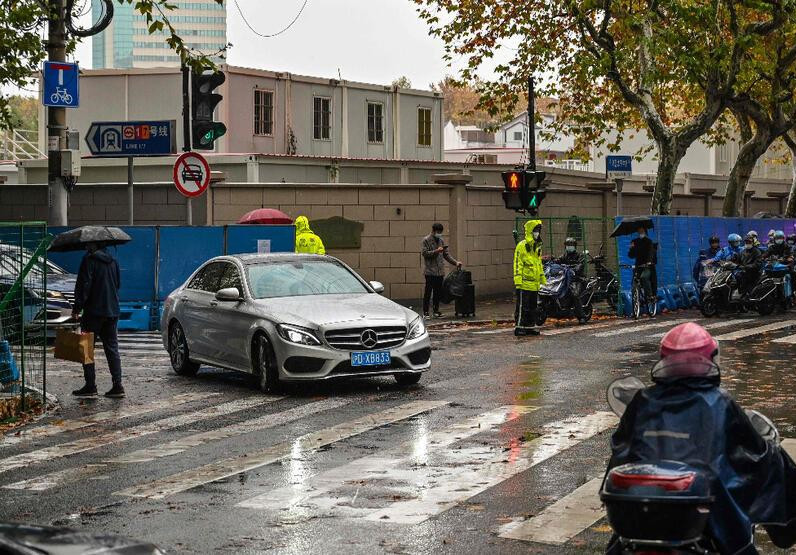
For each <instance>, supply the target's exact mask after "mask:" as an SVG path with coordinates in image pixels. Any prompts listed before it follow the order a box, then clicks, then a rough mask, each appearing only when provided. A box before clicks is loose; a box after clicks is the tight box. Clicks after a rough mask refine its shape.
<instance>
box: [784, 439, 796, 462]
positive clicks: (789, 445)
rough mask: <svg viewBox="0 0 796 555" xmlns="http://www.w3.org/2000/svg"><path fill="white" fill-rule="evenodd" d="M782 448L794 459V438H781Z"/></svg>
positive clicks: (795, 453) (795, 445) (795, 442)
mask: <svg viewBox="0 0 796 555" xmlns="http://www.w3.org/2000/svg"><path fill="white" fill-rule="evenodd" d="M782 448H783V449H784V450H785V452H786V453H787V454H788V455H790V458H791V459H793V460H796V439H793V438H785V439H783V440H782Z"/></svg>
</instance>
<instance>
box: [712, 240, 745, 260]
mask: <svg viewBox="0 0 796 555" xmlns="http://www.w3.org/2000/svg"><path fill="white" fill-rule="evenodd" d="M742 242H743V241H742V239H741V236H740V235H738V234H737V233H730V234H729V235H728V236H727V246H726V247H724V248H723V249H721V250H720V251H719V252H718V253H716V255H714V256H713V258H711V259H709V260H706V261H705V264H712V263H713V262H720V261H722V260H729V259H730V258H732V257H733V255H736V254H738V253H740V252H741V251H742V250H743V247H742V246H741V243H742Z"/></svg>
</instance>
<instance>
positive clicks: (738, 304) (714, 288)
mask: <svg viewBox="0 0 796 555" xmlns="http://www.w3.org/2000/svg"><path fill="white" fill-rule="evenodd" d="M737 267H738V266H737V265H736V264H735V263H734V262H729V261H722V262H719V263H718V267H717V268H716V270H715V272H714V273H713V275H711V276H710V277H708V278H707V281H706V282H705V286H704V287H703V288H702V299H701V301H700V303H699V310H700V311H701V312H702V315H703V316H705V317H706V318H710V317H711V316H717V315H718V314H719V313H720V312H727V311H730V310H734V311H738V312H745V311H746V310H747V304H748V303H747V301H746V300H745V299H744V298H743V297H742V296H741V292H740V291H739V290H738V282H737V280H736V279H735V276H734V274H735V270H736V269H737Z"/></svg>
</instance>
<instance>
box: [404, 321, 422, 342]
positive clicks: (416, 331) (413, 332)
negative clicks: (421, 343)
mask: <svg viewBox="0 0 796 555" xmlns="http://www.w3.org/2000/svg"><path fill="white" fill-rule="evenodd" d="M425 334H426V324H425V322H423V319H422V318H417V319H416V320H415V321H414V322H412V325H411V326H409V333H408V334H407V336H406V339H407V340H409V339H417V338H418V337H422V336H423V335H425Z"/></svg>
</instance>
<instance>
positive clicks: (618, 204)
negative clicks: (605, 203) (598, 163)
mask: <svg viewBox="0 0 796 555" xmlns="http://www.w3.org/2000/svg"><path fill="white" fill-rule="evenodd" d="M614 181H615V182H616V215H617V216H621V215H622V189H623V188H624V185H625V180H624V179H622V178H619V177H617V178H616V179H614Z"/></svg>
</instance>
